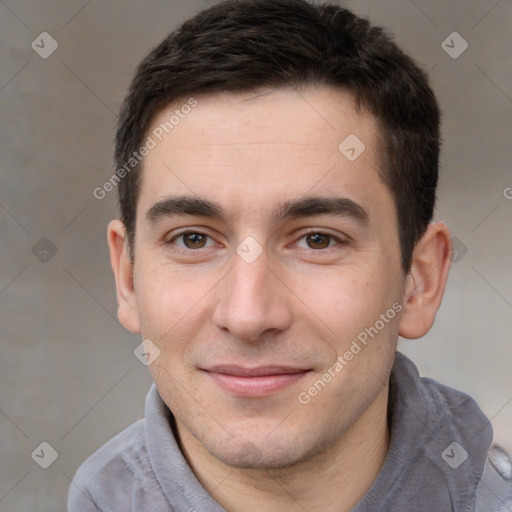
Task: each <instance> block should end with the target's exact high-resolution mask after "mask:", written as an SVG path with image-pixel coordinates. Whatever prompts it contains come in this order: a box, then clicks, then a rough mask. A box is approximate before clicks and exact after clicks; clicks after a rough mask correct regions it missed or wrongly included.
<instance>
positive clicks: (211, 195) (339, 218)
mask: <svg viewBox="0 0 512 512" xmlns="http://www.w3.org/2000/svg"><path fill="white" fill-rule="evenodd" d="M183 103H185V102H183ZM176 108H179V105H178V106H176V105H172V107H169V108H168V109H166V110H164V111H162V112H161V113H160V114H159V115H158V116H157V117H156V118H155V119H154V121H153V126H152V128H151V129H150V131H149V132H148V133H149V134H151V132H153V131H154V130H155V129H157V128H158V127H159V126H160V125H161V123H165V122H166V121H168V120H169V118H170V116H171V115H172V114H173V112H174V111H175V110H176ZM187 110H188V109H187ZM354 135H355V136H356V137H357V139H356V138H354ZM349 136H350V137H351V138H349V139H347V141H346V142H345V143H344V142H343V141H344V140H345V139H346V138H347V137H349ZM377 137H378V129H377V127H376V123H375V120H374V118H373V117H372V116H370V115H368V114H365V113H364V112H357V111H356V109H355V106H354V102H353V99H352V97H351V96H350V95H349V94H348V93H345V92H342V91H340V90H334V89H330V88H327V87H323V88H318V89H311V90H308V91H305V92H301V93H300V94H299V93H298V92H296V91H294V90H275V91H271V92H269V93H267V94H264V95H256V94H244V95H232V94H223V95H212V96H207V97H202V98H197V106H195V107H194V108H193V109H192V111H191V112H190V113H189V114H188V115H187V116H183V118H182V119H180V122H179V124H177V125H176V126H174V128H173V130H172V131H170V133H169V134H168V135H166V136H165V137H162V140H161V141H158V139H157V144H156V147H154V148H153V149H152V150H151V151H150V152H149V154H148V155H147V156H146V158H145V161H144V169H143V174H142V180H141V190H140V196H139V201H138V206H137V222H136V237H135V251H134V255H135V262H134V268H133V279H134V281H133V282H134V297H135V301H136V303H135V305H134V306H133V308H132V310H131V311H130V313H128V314H126V315H125V317H124V318H125V320H124V322H123V323H125V325H128V326H129V327H130V328H131V329H132V330H139V328H140V331H141V333H142V336H143V338H145V339H149V340H151V342H152V343H153V344H154V345H155V346H156V347H158V349H159V351H160V355H159V357H158V358H157V359H156V360H155V361H154V363H152V364H151V366H150V370H151V372H152V375H153V378H154V380H155V382H156V385H157V387H158V390H159V392H160V395H161V396H162V398H163V400H164V401H165V402H166V403H167V405H168V406H169V408H170V409H171V410H172V412H173V414H174V416H175V418H176V422H177V425H178V430H179V432H180V435H181V436H182V437H183V436H185V437H186V436H187V435H189V436H190V437H191V438H192V436H193V438H195V439H196V440H197V441H199V442H200V443H201V445H202V446H204V448H206V450H207V451H208V452H209V453H210V454H211V455H213V456H214V457H215V458H216V459H218V460H220V461H222V462H225V463H227V464H229V465H233V466H237V467H260V468H261V467H267V468H271V467H274V468H275V467H285V466H287V465H291V464H294V463H296V462H299V461H304V460H307V459H308V458H310V457H312V456H314V455H315V454H317V453H319V452H320V451H322V450H324V449H325V448H327V447H328V446H330V445H331V444H332V443H335V442H336V441H337V440H339V439H340V438H342V437H343V435H344V434H345V433H346V432H347V431H349V429H350V428H352V427H353V426H354V425H356V424H357V422H358V421H360V419H361V418H362V417H363V416H364V414H365V412H366V411H367V410H369V408H370V407H371V405H372V403H374V401H375V399H376V397H377V396H379V395H382V393H383V391H384V390H385V389H386V385H387V381H388V376H389V371H390V367H391V365H392V362H393V359H394V354H395V349H396V340H397V337H398V330H399V327H398V325H399V321H400V320H399V319H400V309H401V305H400V302H401V300H402V298H403V294H404V282H405V278H404V275H403V272H402V269H401V266H400V250H399V241H398V228H397V218H396V212H395V206H394V203H393V199H392V196H391V193H390V191H389V190H388V189H387V187H386V186H385V184H384V183H383V181H382V180H381V178H380V177H379V174H378V168H379V160H380V158H379V145H378V139H377ZM340 144H341V148H340ZM362 144H364V149H363V145H362ZM351 148H353V150H352V149H351ZM361 151H362V152H361ZM359 153H361V154H359ZM363 340H364V341H363Z"/></svg>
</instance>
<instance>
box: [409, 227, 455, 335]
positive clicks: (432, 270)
mask: <svg viewBox="0 0 512 512" xmlns="http://www.w3.org/2000/svg"><path fill="white" fill-rule="evenodd" d="M451 252H452V244H451V237H450V231H449V229H448V227H447V226H446V224H444V223H442V222H434V223H432V224H430V225H429V227H428V228H427V230H426V232H425V234H424V235H423V237H422V238H421V240H420V241H419V242H418V243H417V244H416V247H415V249H414V254H413V260H412V264H411V270H410V272H409V274H408V275H407V277H406V283H405V293H404V300H403V314H402V318H401V321H400V331H399V333H400V336H402V337H404V338H410V339H416V338H421V337H422V336H424V335H425V334H426V333H427V332H428V331H429V330H430V328H431V327H432V324H433V323H434V319H435V316H436V313H437V310H438V309H439V306H440V305H441V301H442V298H443V294H444V290H445V286H446V281H447V279H448V271H449V269H450V262H451Z"/></svg>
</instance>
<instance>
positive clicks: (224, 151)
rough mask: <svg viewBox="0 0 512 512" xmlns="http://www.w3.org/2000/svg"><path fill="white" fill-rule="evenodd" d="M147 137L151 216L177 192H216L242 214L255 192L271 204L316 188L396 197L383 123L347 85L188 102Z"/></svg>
mask: <svg viewBox="0 0 512 512" xmlns="http://www.w3.org/2000/svg"><path fill="white" fill-rule="evenodd" d="M191 104H192V105H194V106H193V107H192V108H189V107H188V106H187V107H185V106H186V105H191ZM147 135H148V136H149V137H151V138H152V139H153V141H154V143H155V146H154V148H153V149H151V151H150V152H149V154H148V155H147V156H146V157H145V159H144V163H143V171H142V180H141V181H142V186H141V194H140V202H139V207H140V210H141V211H142V212H144V211H147V209H148V208H150V207H151V204H152V203H154V202H156V201H157V200H160V199H162V198H163V197H165V195H168V194H171V193H172V194H174V195H179V194H187V195H190V194H194V195H200V196H202V197H203V196H204V197H212V196H215V199H216V200H217V201H218V202H221V203H224V204H225V205H228V207H230V208H231V209H232V210H233V213H238V214H239V213H241V211H242V210H244V209H247V208H248V207H249V204H248V202H247V200H248V198H251V202H252V206H253V208H256V207H257V208H260V209H261V208H264V207H265V206H268V208H269V209H271V208H273V207H274V206H275V202H276V201H277V200H279V201H283V200H287V199H290V198H296V197H300V196H301V195H304V194H306V193H308V192H314V193H315V194H316V195H322V194H329V195H332V193H333V191H335V192H338V193H339V195H347V194H348V196H350V194H356V195H357V193H359V194H362V195H363V196H366V197H360V198H359V199H360V200H364V201H366V202H371V200H372V199H371V196H372V194H373V195H375V194H386V193H387V189H386V188H385V186H384V185H383V182H382V180H381V179H380V176H379V172H378V166H379V144H378V135H379V133H378V129H377V127H376V120H375V119H374V117H373V116H371V115H370V114H368V113H366V112H364V111H358V110H357V109H356V106H355V100H354V98H353V97H352V95H351V94H350V93H348V92H345V91H342V90H340V89H338V88H330V87H320V88H315V89H308V90H294V89H277V90H268V91H264V92H260V93H255V92H253V93H244V94H228V93H222V94H215V95H209V96H204V97H201V96H199V97H195V98H194V101H193V102H192V101H190V98H184V99H182V100H181V101H178V102H175V103H173V104H172V105H169V106H168V107H166V108H165V109H163V110H162V111H160V112H159V113H158V115H157V116H155V118H154V120H153V122H152V125H151V127H150V129H149V131H148V134H147ZM388 195H389V194H388ZM388 199H389V198H388Z"/></svg>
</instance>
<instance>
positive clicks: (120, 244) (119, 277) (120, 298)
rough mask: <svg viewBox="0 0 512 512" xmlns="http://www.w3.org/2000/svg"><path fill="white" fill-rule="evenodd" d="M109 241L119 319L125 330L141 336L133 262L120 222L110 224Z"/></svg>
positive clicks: (124, 230) (115, 221) (114, 221)
mask: <svg viewBox="0 0 512 512" xmlns="http://www.w3.org/2000/svg"><path fill="white" fill-rule="evenodd" d="M107 239H108V247H109V249H110V264H111V265H112V270H113V271H114V276H115V280H116V289H117V304H118V306H117V318H118V319H119V322H120V323H121V325H122V326H123V327H124V328H125V329H128V330H129V331H131V332H133V333H136V334H140V320H139V311H138V309H137V301H136V296H135V290H134V287H133V262H132V261H131V259H130V255H129V252H128V239H127V237H126V229H125V227H124V224H123V223H122V222H121V221H120V220H118V219H116V220H113V221H111V222H110V223H109V225H108V232H107Z"/></svg>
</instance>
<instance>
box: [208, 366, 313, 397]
mask: <svg viewBox="0 0 512 512" xmlns="http://www.w3.org/2000/svg"><path fill="white" fill-rule="evenodd" d="M204 371H205V372H206V374H207V376H208V377H209V378H210V379H212V380H213V382H214V383H215V384H217V385H218V386H219V387H221V388H222V389H224V390H225V391H228V392H230V393H233V394H235V395H237V396H241V397H264V396H270V395H273V394H275V393H277V392H278V391H281V390H283V389H285V388H287V387H288V386H291V385H292V384H295V383H297V382H299V381H300V380H301V379H303V378H304V376H305V375H306V374H308V373H309V372H310V371H311V370H308V369H304V368H294V367H290V366H258V367H254V368H245V367H241V366H235V365H219V366H214V367H212V368H209V369H207V370H204Z"/></svg>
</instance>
